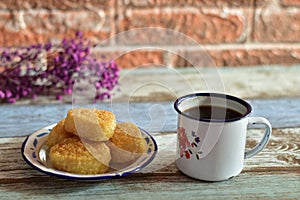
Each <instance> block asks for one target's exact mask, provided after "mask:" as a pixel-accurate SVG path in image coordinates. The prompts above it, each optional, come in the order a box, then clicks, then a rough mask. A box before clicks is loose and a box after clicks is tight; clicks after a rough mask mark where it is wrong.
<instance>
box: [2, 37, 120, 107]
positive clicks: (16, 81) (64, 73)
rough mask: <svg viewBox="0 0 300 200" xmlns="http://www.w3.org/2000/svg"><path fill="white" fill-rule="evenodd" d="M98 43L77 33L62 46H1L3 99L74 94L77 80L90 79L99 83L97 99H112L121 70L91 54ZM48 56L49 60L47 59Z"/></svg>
mask: <svg viewBox="0 0 300 200" xmlns="http://www.w3.org/2000/svg"><path fill="white" fill-rule="evenodd" d="M93 47H94V46H93V45H92V44H91V43H90V42H89V41H88V40H86V39H85V38H84V37H83V34H82V33H81V32H76V36H75V37H74V38H72V39H66V38H65V39H63V40H62V42H61V43H60V45H54V44H52V43H50V42H49V43H46V44H44V45H42V44H37V45H31V46H29V47H23V48H22V47H21V48H19V49H17V50H15V49H14V48H0V61H1V66H2V68H1V67H0V88H1V90H0V100H2V101H6V102H10V103H14V102H15V101H17V100H18V99H19V98H21V97H30V96H31V97H32V98H35V97H36V96H38V95H55V96H56V98H57V99H58V100H61V99H62V95H64V94H71V93H72V88H73V84H74V82H75V81H83V80H86V81H88V82H91V83H93V84H94V85H95V87H96V90H97V94H98V95H97V97H96V100H103V99H106V98H110V97H111V94H110V92H111V91H112V89H113V88H114V87H115V86H116V85H117V84H118V78H119V71H120V69H119V68H118V66H117V65H116V63H114V62H113V61H110V62H103V61H99V60H97V59H95V58H92V57H90V55H89V52H91V50H90V48H93ZM45 59H46V62H45V61H44V60H45Z"/></svg>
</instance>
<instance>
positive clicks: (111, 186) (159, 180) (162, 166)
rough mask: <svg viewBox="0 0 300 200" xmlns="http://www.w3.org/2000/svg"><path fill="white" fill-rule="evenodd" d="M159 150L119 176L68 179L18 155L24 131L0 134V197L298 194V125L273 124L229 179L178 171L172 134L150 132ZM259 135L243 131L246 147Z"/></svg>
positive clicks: (289, 196)
mask: <svg viewBox="0 0 300 200" xmlns="http://www.w3.org/2000/svg"><path fill="white" fill-rule="evenodd" d="M152 135H153V136H154V138H155V139H156V141H157V143H158V146H159V152H158V154H157V157H156V159H155V160H154V162H153V163H152V164H151V165H150V166H148V167H146V168H145V169H144V170H142V171H141V172H139V173H135V174H132V175H129V176H128V177H124V178H117V179H111V180H101V181H94V182H84V181H69V180H64V179H59V178H56V177H51V176H48V175H45V174H43V173H41V172H39V171H37V170H35V169H33V168H32V167H30V166H29V165H27V164H26V163H25V161H23V159H22V157H21V152H20V147H21V144H22V142H23V140H24V139H25V138H24V137H11V138H1V139H0V169H1V170H0V194H1V196H0V199H26V198H28V199H32V198H47V197H48V198H50V197H54V196H55V198H72V199H73V198H74V199H80V198H97V199H98V198H101V199H127V198H130V199H150V198H151V199H153V198H159V199H181V198H187V199H199V198H205V199H224V198H238V199H253V198H255V199H257V198H260V199H271V198H278V199H299V197H300V129H299V128H291V129H275V130H274V131H273V135H272V138H271V140H270V142H269V145H268V146H267V147H266V148H265V149H264V150H263V151H262V152H261V153H259V154H258V155H256V156H254V157H253V158H250V159H248V160H246V161H245V166H244V170H243V172H242V173H241V174H240V175H239V176H237V177H235V178H233V179H231V180H228V181H223V182H217V183H207V182H202V181H198V180H194V179H191V178H188V177H186V176H185V175H183V174H181V173H180V172H179V171H178V170H177V168H176V166H175V164H174V159H175V143H174V142H175V141H176V134H175V133H174V132H170V133H152ZM260 137H261V131H260V130H252V131H251V132H250V133H249V134H248V138H247V148H251V147H252V146H254V145H255V143H256V141H257V140H259V139H260Z"/></svg>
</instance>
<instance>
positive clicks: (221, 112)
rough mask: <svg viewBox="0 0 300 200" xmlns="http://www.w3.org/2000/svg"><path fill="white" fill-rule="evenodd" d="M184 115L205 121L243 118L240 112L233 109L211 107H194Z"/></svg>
mask: <svg viewBox="0 0 300 200" xmlns="http://www.w3.org/2000/svg"><path fill="white" fill-rule="evenodd" d="M184 113H185V114H186V115H188V116H190V117H192V118H194V119H205V120H229V119H234V118H240V117H242V116H243V115H242V114H241V113H240V112H238V111H236V110H233V109H231V108H226V107H221V106H210V105H203V106H197V107H192V108H189V109H187V110H185V111H184Z"/></svg>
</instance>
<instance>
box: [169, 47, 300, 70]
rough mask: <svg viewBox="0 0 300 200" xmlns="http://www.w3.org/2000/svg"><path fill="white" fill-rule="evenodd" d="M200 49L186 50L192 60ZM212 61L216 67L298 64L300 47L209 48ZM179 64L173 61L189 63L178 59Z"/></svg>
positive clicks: (185, 65) (196, 56)
mask: <svg viewBox="0 0 300 200" xmlns="http://www.w3.org/2000/svg"><path fill="white" fill-rule="evenodd" d="M200 53H202V51H200V52H199V51H197V50H195V51H187V52H186V54H188V55H189V56H190V57H191V58H193V57H194V60H197V59H198V58H199V54H200ZM208 54H209V55H210V57H211V59H212V60H213V62H214V63H215V64H216V66H218V67H223V66H256V65H294V64H300V48H286V49H276V48H274V49H263V48H262V49H249V50H246V49H232V50H209V51H208ZM178 62H180V63H181V65H178V64H176V63H174V65H175V66H183V67H189V66H191V64H190V63H189V62H187V61H186V60H185V63H184V65H182V60H178Z"/></svg>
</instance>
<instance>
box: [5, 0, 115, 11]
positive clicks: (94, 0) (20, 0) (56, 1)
mask: <svg viewBox="0 0 300 200" xmlns="http://www.w3.org/2000/svg"><path fill="white" fill-rule="evenodd" d="M114 2H115V0H77V1H75V0H63V1H62V0H47V1H45V0H2V1H1V3H0V9H9V10H13V9H18V10H22V9H31V8H33V9H41V8H42V9H53V10H72V9H82V8H84V7H86V6H92V7H97V8H101V9H106V10H108V9H109V8H111V7H113V6H114Z"/></svg>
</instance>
